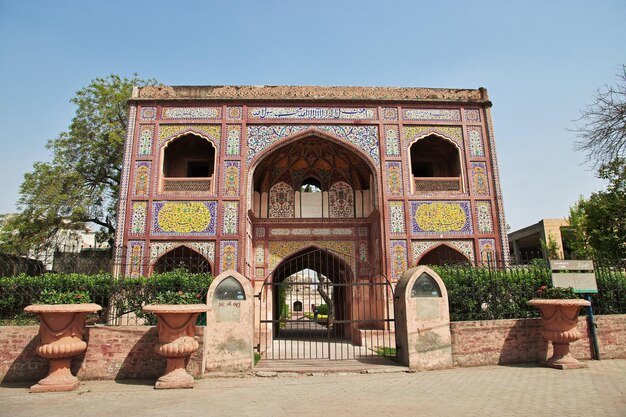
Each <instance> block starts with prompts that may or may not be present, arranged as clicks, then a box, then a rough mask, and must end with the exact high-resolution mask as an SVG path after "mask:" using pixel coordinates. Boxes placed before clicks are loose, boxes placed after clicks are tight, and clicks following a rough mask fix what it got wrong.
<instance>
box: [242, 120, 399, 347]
mask: <svg viewBox="0 0 626 417" xmlns="http://www.w3.org/2000/svg"><path fill="white" fill-rule="evenodd" d="M251 165H252V168H251V174H250V177H249V184H250V190H249V192H250V197H251V198H250V202H251V205H250V207H249V209H250V210H248V221H249V222H248V224H249V227H250V229H249V232H248V236H249V241H248V242H249V244H250V245H249V246H248V251H249V253H254V260H253V264H251V265H250V271H251V272H252V270H253V271H254V276H255V281H256V284H255V286H256V288H257V290H259V291H260V303H259V304H260V311H259V313H260V314H259V316H258V318H257V324H258V331H257V333H256V337H257V341H258V343H257V347H258V352H259V353H260V354H261V358H267V359H353V358H362V357H367V356H393V355H395V337H394V336H393V334H394V333H393V297H392V295H391V294H392V291H391V287H390V286H389V284H388V282H387V279H386V278H385V275H384V274H382V273H380V271H381V270H383V265H382V262H383V261H382V259H383V256H382V246H381V241H382V239H381V229H382V227H383V226H382V224H383V219H382V216H381V214H380V210H379V209H378V201H377V195H378V192H377V188H378V186H377V184H378V183H379V182H380V173H379V172H378V170H379V168H378V167H376V165H375V164H374V163H373V161H372V159H371V155H367V154H366V153H364V152H363V150H361V149H359V148H358V147H356V146H355V145H354V144H352V143H351V142H349V141H346V140H345V139H341V138H337V137H332V136H330V135H329V134H326V133H325V132H321V131H319V130H317V129H315V128H311V129H309V130H307V131H306V132H301V133H300V134H298V136H294V137H291V138H284V139H281V141H280V142H277V143H275V144H273V145H272V146H270V147H268V148H267V149H266V150H265V151H264V152H262V153H261V154H259V156H258V159H257V160H254V161H253V162H252V164H251ZM262 279H264V281H261V280H262ZM390 305H391V307H390Z"/></svg>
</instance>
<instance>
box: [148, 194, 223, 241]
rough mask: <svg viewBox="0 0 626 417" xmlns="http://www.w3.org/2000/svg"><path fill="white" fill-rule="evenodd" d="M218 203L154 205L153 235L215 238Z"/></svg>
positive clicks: (163, 203)
mask: <svg viewBox="0 0 626 417" xmlns="http://www.w3.org/2000/svg"><path fill="white" fill-rule="evenodd" d="M216 212H217V201H202V202H200V201H176V202H173V201H156V202H153V203H152V235H154V236H215V234H216V229H215V225H216V218H217V216H216Z"/></svg>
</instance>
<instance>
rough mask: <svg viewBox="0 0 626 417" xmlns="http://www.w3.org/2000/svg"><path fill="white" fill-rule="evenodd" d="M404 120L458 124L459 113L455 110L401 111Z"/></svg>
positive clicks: (459, 119)
mask: <svg viewBox="0 0 626 417" xmlns="http://www.w3.org/2000/svg"><path fill="white" fill-rule="evenodd" d="M402 117H403V119H404V120H419V121H440V120H443V121H446V122H460V121H461V111H460V110H456V109H454V110H453V109H402Z"/></svg>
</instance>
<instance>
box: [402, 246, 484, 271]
mask: <svg viewBox="0 0 626 417" xmlns="http://www.w3.org/2000/svg"><path fill="white" fill-rule="evenodd" d="M442 244H443V245H447V246H449V247H451V248H452V249H456V250H458V251H459V252H461V253H462V254H463V255H464V256H465V257H466V258H467V259H469V260H470V262H474V242H473V240H413V241H411V253H412V262H413V266H415V265H417V263H418V262H419V260H420V258H421V257H422V256H424V255H425V254H426V253H427V252H429V251H430V250H431V249H434V248H435V247H437V246H440V245H442Z"/></svg>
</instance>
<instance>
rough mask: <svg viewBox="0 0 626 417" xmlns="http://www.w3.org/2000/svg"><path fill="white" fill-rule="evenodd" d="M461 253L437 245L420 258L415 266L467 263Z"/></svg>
mask: <svg viewBox="0 0 626 417" xmlns="http://www.w3.org/2000/svg"><path fill="white" fill-rule="evenodd" d="M469 262H470V261H469V259H467V257H466V256H465V255H463V254H462V253H461V252H459V251H458V250H456V249H453V248H451V247H450V246H447V245H439V246H437V247H436V248H434V249H431V250H430V251H428V252H427V253H426V254H425V255H424V256H422V257H421V258H420V260H419V262H418V263H417V265H459V264H466V263H469Z"/></svg>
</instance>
